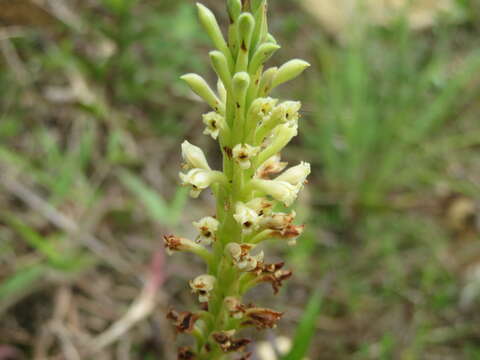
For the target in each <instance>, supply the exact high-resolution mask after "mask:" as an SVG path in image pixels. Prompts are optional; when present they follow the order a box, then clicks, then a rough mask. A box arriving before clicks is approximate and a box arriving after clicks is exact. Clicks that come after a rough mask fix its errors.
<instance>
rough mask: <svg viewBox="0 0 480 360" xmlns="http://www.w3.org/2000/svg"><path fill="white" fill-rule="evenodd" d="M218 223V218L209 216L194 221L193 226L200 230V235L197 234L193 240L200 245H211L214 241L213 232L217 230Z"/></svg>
mask: <svg viewBox="0 0 480 360" xmlns="http://www.w3.org/2000/svg"><path fill="white" fill-rule="evenodd" d="M218 225H219V222H218V220H217V219H215V218H213V217H211V216H207V217H204V218H202V219H200V220H199V221H194V222H193V226H195V227H196V228H197V229H198V231H199V232H200V235H198V237H197V239H196V240H195V241H196V242H197V243H199V244H202V245H207V246H208V245H211V244H212V242H213V241H215V233H216V232H217V230H218Z"/></svg>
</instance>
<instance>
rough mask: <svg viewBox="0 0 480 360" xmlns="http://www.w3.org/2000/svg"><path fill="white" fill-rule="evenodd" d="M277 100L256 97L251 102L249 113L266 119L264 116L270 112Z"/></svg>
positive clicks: (266, 116) (267, 115)
mask: <svg viewBox="0 0 480 360" xmlns="http://www.w3.org/2000/svg"><path fill="white" fill-rule="evenodd" d="M277 102H278V100H277V99H273V98H271V97H266V98H258V99H256V100H255V101H254V102H253V103H252V105H251V107H250V113H251V114H252V115H254V116H258V117H259V118H260V119H262V120H266V118H268V117H269V116H270V114H271V113H272V110H273V108H274V107H275V105H276V104H277Z"/></svg>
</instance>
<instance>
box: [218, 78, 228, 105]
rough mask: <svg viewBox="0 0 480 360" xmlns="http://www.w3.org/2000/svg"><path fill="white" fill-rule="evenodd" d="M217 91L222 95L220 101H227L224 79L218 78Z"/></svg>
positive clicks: (224, 102) (223, 102)
mask: <svg viewBox="0 0 480 360" xmlns="http://www.w3.org/2000/svg"><path fill="white" fill-rule="evenodd" d="M217 92H218V96H220V101H221V102H222V104H226V103H227V89H225V85H224V84H223V82H222V80H220V79H218V81H217Z"/></svg>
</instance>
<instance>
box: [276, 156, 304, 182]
mask: <svg viewBox="0 0 480 360" xmlns="http://www.w3.org/2000/svg"><path fill="white" fill-rule="evenodd" d="M309 174H310V164H309V163H307V162H304V161H302V162H301V163H300V164H298V165H297V166H294V167H291V168H290V169H287V170H286V171H285V172H283V173H282V174H280V175H279V176H277V177H276V178H275V180H278V181H286V182H288V183H290V184H292V185H298V184H304V183H305V180H306V179H307V176H308V175H309Z"/></svg>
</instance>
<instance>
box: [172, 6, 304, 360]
mask: <svg viewBox="0 0 480 360" xmlns="http://www.w3.org/2000/svg"><path fill="white" fill-rule="evenodd" d="M197 7H198V14H199V18H200V21H201V23H202V25H203V27H204V29H205V31H206V32H207V33H208V35H209V36H210V38H211V40H212V42H213V44H214V45H215V47H216V48H217V49H216V50H213V51H211V52H210V59H211V63H212V67H213V69H214V71H215V73H216V74H217V76H218V84H217V92H218V94H216V93H215V92H214V90H212V88H211V87H210V86H209V85H208V84H207V82H206V81H205V80H204V79H203V78H202V77H201V76H199V75H196V74H187V75H184V76H183V77H182V79H183V80H184V81H185V82H186V83H187V84H188V85H189V86H190V88H191V89H192V90H193V91H194V92H195V93H196V94H197V95H199V96H200V97H201V98H202V99H203V100H205V101H206V102H207V103H208V104H209V105H210V107H211V108H212V109H213V111H211V112H209V113H206V114H204V115H203V116H202V119H203V123H204V124H205V131H204V134H206V135H210V136H211V137H212V138H213V139H214V140H217V141H218V142H219V147H220V150H221V152H222V155H223V169H222V170H221V171H219V170H212V169H211V168H210V166H209V164H208V161H207V159H206V157H205V155H204V154H203V151H202V150H201V149H200V148H199V147H197V146H195V145H192V144H190V143H189V142H187V141H185V142H184V143H183V144H182V156H183V159H184V165H183V171H182V172H181V173H180V178H181V180H182V183H183V185H185V186H189V187H190V194H191V195H192V197H198V196H199V195H200V194H201V193H202V191H203V190H205V189H207V188H211V190H212V192H213V194H214V196H215V198H216V204H217V206H216V208H217V213H216V216H215V217H211V216H207V217H204V218H202V219H199V220H198V221H196V222H194V224H193V225H194V226H195V228H196V229H197V230H198V236H197V238H196V239H195V240H189V239H185V238H182V237H178V236H175V235H168V236H165V247H166V248H167V250H168V252H169V253H172V252H175V251H186V252H191V253H194V254H196V255H198V256H200V257H201V258H202V259H203V260H204V261H205V262H206V265H207V269H206V273H205V274H202V275H199V276H198V277H196V278H195V279H193V280H192V281H190V287H191V289H192V291H193V292H194V293H195V294H196V295H198V300H199V302H201V303H202V308H203V310H202V311H198V312H196V313H191V312H177V311H173V310H172V311H171V312H170V313H169V314H168V317H169V318H170V319H171V320H172V321H173V322H174V325H175V326H176V329H177V331H179V332H185V333H190V334H192V335H193V336H194V337H195V340H196V343H195V345H194V346H192V347H183V348H180V349H179V359H196V360H216V359H224V358H226V357H228V354H229V353H234V352H241V351H244V350H245V348H246V345H247V344H248V343H249V342H250V340H248V339H244V338H241V337H240V335H239V334H238V332H239V331H240V330H241V329H242V328H245V327H254V328H256V329H258V330H261V329H266V328H273V327H275V324H276V322H277V320H278V319H280V317H281V315H282V313H280V312H277V311H274V310H271V309H267V308H263V307H257V306H255V305H251V304H249V305H245V304H243V303H242V297H243V295H244V293H245V292H246V291H248V290H250V289H252V288H253V287H254V286H256V285H257V284H259V283H264V282H267V283H270V284H271V285H272V288H273V290H274V292H275V293H276V292H278V290H279V288H280V286H281V285H282V282H283V281H284V280H286V279H287V278H289V277H290V276H291V274H292V273H291V271H289V270H284V269H283V262H281V263H276V264H269V263H267V262H265V260H264V253H263V251H260V250H258V249H256V247H257V246H258V245H259V244H260V243H261V242H263V241H265V240H268V239H276V240H280V241H281V240H286V243H287V242H288V244H295V240H296V238H297V237H298V236H300V235H301V233H302V231H303V225H295V224H294V223H293V221H294V219H295V212H294V211H292V212H290V213H275V212H273V208H274V207H275V204H276V203H282V204H283V205H284V206H291V205H292V204H293V202H294V201H295V199H296V197H297V195H298V193H299V191H300V190H301V189H302V187H303V184H304V182H305V181H306V177H307V176H308V174H309V173H310V165H309V164H308V163H305V162H301V163H300V164H299V165H297V166H294V167H291V168H289V169H287V170H285V171H283V170H284V169H285V167H286V166H287V163H285V162H282V161H281V157H280V152H281V150H282V149H283V148H284V147H285V146H286V145H287V144H288V143H289V142H290V140H291V139H292V138H293V137H294V136H296V135H297V133H298V131H297V129H298V119H299V117H300V115H299V110H300V107H301V104H300V102H298V101H284V102H280V101H279V100H278V99H274V98H271V97H268V95H269V93H270V91H271V90H272V89H273V88H275V87H276V86H278V85H281V84H282V83H285V82H287V81H289V80H291V79H293V78H295V77H297V76H298V75H300V74H301V73H302V72H303V71H304V70H305V69H306V68H307V67H308V66H309V64H308V63H307V62H305V61H303V60H298V59H294V60H291V61H289V62H287V63H286V64H284V65H282V66H281V67H280V68H277V67H273V68H269V69H268V70H264V63H265V62H266V61H267V60H268V59H269V58H270V57H271V56H272V55H273V54H274V53H275V51H277V50H278V49H279V48H280V46H279V45H277V44H276V41H275V39H274V38H273V36H272V35H270V34H269V33H268V26H267V19H266V9H267V6H266V1H265V0H256V1H250V2H248V1H244V2H241V1H240V0H228V1H227V8H228V14H229V17H230V26H229V31H228V42H226V41H225V39H224V37H223V34H222V32H221V30H220V27H219V26H218V23H217V21H216V19H215V16H214V15H213V13H212V12H211V11H210V10H209V9H207V8H206V7H205V6H203V5H201V4H198V5H197ZM246 358H248V354H245V355H244V357H242V359H246Z"/></svg>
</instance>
